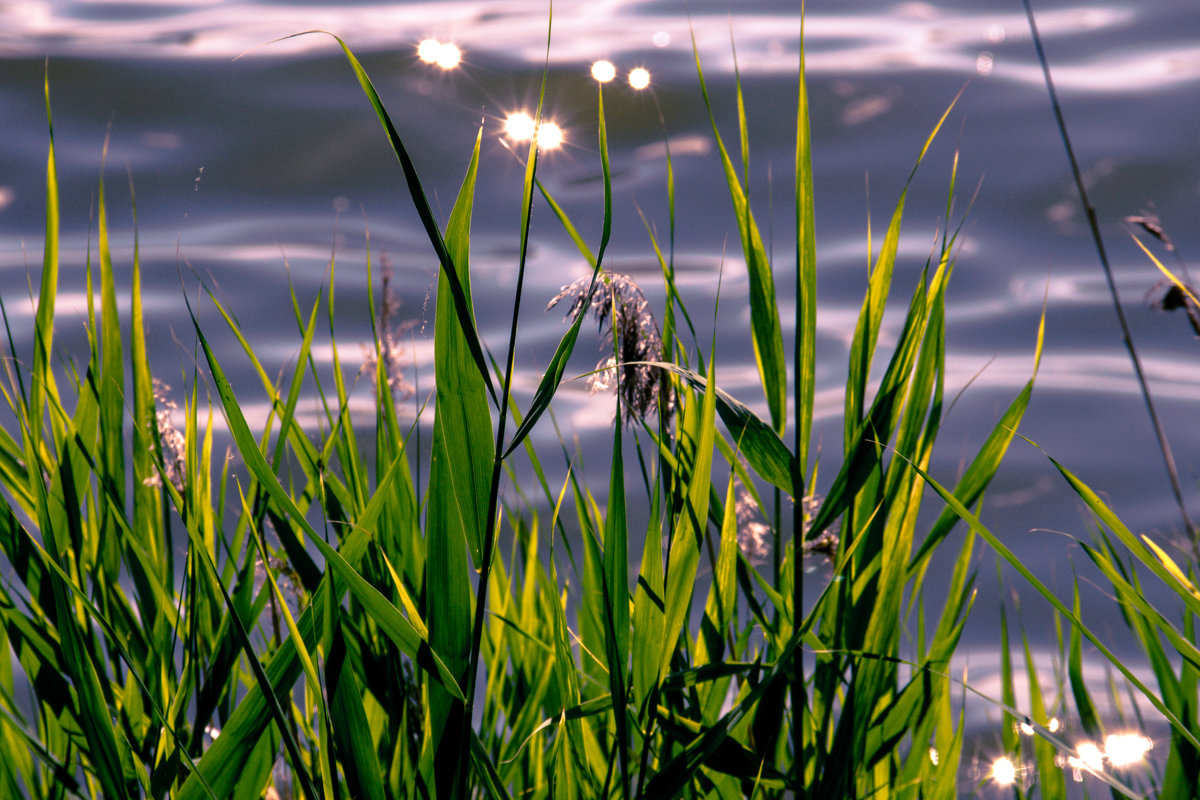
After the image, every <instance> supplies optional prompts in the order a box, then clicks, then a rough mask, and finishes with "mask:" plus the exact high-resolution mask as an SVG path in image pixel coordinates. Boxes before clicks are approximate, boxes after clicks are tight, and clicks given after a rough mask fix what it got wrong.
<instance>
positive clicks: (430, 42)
mask: <svg viewBox="0 0 1200 800" xmlns="http://www.w3.org/2000/svg"><path fill="white" fill-rule="evenodd" d="M441 49H442V43H441V42H439V41H438V40H437V39H422V40H421V43H420V44H418V45H417V58H419V59H421V60H422V61H424V62H425V63H426V64H436V63H437V60H438V54H439V53H440V52H441Z"/></svg>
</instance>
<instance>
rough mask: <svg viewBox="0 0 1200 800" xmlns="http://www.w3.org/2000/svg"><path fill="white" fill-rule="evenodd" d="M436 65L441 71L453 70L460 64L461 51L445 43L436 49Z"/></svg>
mask: <svg viewBox="0 0 1200 800" xmlns="http://www.w3.org/2000/svg"><path fill="white" fill-rule="evenodd" d="M436 61H437V65H438V66H439V67H441V68H442V69H454V68H455V67H457V66H458V65H459V64H460V63H462V51H461V50H459V49H458V48H457V47H456V46H455V45H452V44H450V43H449V42H446V43H445V44H442V45H440V46H439V47H438V53H437V59H436Z"/></svg>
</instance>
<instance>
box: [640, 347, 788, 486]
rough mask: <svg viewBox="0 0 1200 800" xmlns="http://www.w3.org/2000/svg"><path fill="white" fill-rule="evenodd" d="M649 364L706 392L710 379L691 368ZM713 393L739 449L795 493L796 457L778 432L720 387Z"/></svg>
mask: <svg viewBox="0 0 1200 800" xmlns="http://www.w3.org/2000/svg"><path fill="white" fill-rule="evenodd" d="M647 364H648V365H649V366H653V367H658V368H659V369H663V370H667V371H668V372H672V373H674V374H676V375H678V376H679V377H681V378H683V379H684V380H686V381H687V382H688V383H689V384H691V385H692V386H694V387H696V389H697V390H698V391H701V392H706V391H707V387H708V384H709V379H708V378H705V377H703V376H701V375H697V374H696V373H695V372H693V371H692V370H689V369H685V368H683V367H681V366H679V365H677V364H668V363H666V362H663V361H651V362H647ZM713 396H714V403H715V407H716V411H717V413H718V414H720V416H721V421H722V422H724V423H725V427H726V428H728V429H729V434H730V438H732V439H733V440H734V441H735V442H737V443H738V451H739V452H740V453H741V454H742V455H743V456H745V457H746V461H747V462H749V464H750V466H751V467H752V468H753V469H754V471H755V472H756V473H758V475H759V477H761V478H763V479H764V480H766V481H768V482H770V483H771V484H772V485H774V486H777V487H778V488H779V489H781V490H782V491H784V492H787V493H788V494H789V495H792V494H793V491H794V487H793V486H792V477H793V472H794V469H793V462H794V457H793V455H792V453H791V452H790V451H789V450H788V448H787V445H785V444H784V443H783V440H782V439H781V438H779V434H778V433H777V432H776V431H775V430H774V429H773V428H772V427H771V426H770V425H768V424H767V423H766V422H765V421H764V420H763V419H761V418H760V417H759V416H758V415H757V414H755V413H754V412H753V411H751V410H750V408H749V407H748V406H746V405H745V404H744V403H742V402H741V401H739V400H737V399H736V398H735V397H733V395H731V394H729V393H728V392H726V391H725V390H723V389H721V388H720V387H717V386H714V387H713ZM793 496H794V495H793Z"/></svg>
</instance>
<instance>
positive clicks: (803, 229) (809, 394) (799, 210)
mask: <svg viewBox="0 0 1200 800" xmlns="http://www.w3.org/2000/svg"><path fill="white" fill-rule="evenodd" d="M804 18H805V2H804V0H801V2H800V55H799V79H798V86H797V97H796V156H795V185H796V312H795V318H794V320H793V336H794V340H793V343H792V358H793V362H792V381H793V389H792V395H793V400H792V413H793V414H794V415H795V418H794V419H793V420H792V435H793V446H792V454H793V457H794V461H793V462H792V493H791V496H792V561H793V564H792V575H793V586H792V633H793V635H795V633H796V631H797V630H798V629H799V625H800V620H801V617H802V614H801V609H802V608H803V598H804V569H803V564H801V563H800V562H801V559H802V558H803V557H804V556H803V553H804V546H803V541H804V504H803V498H804V494H805V491H804V489H805V487H804V476H805V474H806V473H807V471H808V442H809V436H810V435H811V432H812V413H813V402H814V397H815V385H814V384H815V370H816V342H815V339H816V330H817V324H816V323H817V320H816V314H817V302H816V277H817V274H816V267H817V265H816V224H815V212H814V206H813V198H814V191H813V174H812V136H811V132H810V130H809V121H808V88H807V82H806V79H807V76H806V74H805V69H804V66H805V65H804ZM777 549H778V545H777ZM780 588H782V587H780ZM793 671H794V675H795V678H794V679H793V680H792V682H791V687H790V693H791V706H792V708H791V711H792V720H791V727H792V731H791V733H792V785H793V786H794V787H797V788H798V787H800V786H802V785H803V778H804V775H803V771H804V769H805V759H804V727H805V723H804V712H805V709H806V708H807V707H808V700H807V698H806V697H805V678H804V666H803V661H802V658H801V656H800V655H799V654H797V656H796V658H795V660H794V662H793Z"/></svg>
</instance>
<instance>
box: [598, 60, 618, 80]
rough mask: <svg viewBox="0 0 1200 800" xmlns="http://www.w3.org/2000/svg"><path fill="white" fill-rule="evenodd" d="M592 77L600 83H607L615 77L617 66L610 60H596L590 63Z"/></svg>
mask: <svg viewBox="0 0 1200 800" xmlns="http://www.w3.org/2000/svg"><path fill="white" fill-rule="evenodd" d="M592 77H593V78H595V79H596V80H597V81H599V82H600V83H608V82H609V81H611V80H612V79H613V78H615V77H617V68H616V67H614V66H613V63H612V62H611V61H597V62H596V63H595V64H592Z"/></svg>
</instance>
